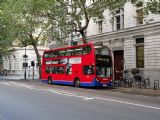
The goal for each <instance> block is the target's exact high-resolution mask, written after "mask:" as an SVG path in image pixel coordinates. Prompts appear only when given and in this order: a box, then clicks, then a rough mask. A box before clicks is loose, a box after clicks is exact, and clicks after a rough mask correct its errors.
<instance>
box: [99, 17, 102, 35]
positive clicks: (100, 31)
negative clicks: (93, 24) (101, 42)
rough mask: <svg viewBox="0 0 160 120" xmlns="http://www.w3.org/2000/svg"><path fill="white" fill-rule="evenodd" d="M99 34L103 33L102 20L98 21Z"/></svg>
mask: <svg viewBox="0 0 160 120" xmlns="http://www.w3.org/2000/svg"><path fill="white" fill-rule="evenodd" d="M98 32H99V33H102V20H100V21H98Z"/></svg>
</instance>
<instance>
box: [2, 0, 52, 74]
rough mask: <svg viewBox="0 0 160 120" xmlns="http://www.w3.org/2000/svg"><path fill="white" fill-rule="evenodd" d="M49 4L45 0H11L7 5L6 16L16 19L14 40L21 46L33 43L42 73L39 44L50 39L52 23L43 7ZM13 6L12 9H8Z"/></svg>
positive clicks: (13, 32)
mask: <svg viewBox="0 0 160 120" xmlns="http://www.w3.org/2000/svg"><path fill="white" fill-rule="evenodd" d="M45 4H46V5H48V3H47V2H45V0H40V1H35V0H16V1H15V0H9V1H8V2H7V4H6V6H5V8H6V9H5V10H6V13H7V14H6V16H10V17H11V19H12V21H14V24H13V26H14V30H13V31H12V34H14V40H16V41H17V42H18V45H19V46H21V47H22V46H28V45H32V46H33V48H34V50H35V53H36V56H37V61H38V66H39V74H40V75H41V59H40V58H41V56H40V54H39V52H38V49H37V47H38V45H40V44H42V43H44V42H45V41H46V40H48V32H47V31H48V30H49V29H50V25H49V24H48V23H49V22H48V20H47V19H46V18H44V17H43V16H42V13H43V9H44V8H45V7H46V6H45ZM8 8H11V9H8Z"/></svg>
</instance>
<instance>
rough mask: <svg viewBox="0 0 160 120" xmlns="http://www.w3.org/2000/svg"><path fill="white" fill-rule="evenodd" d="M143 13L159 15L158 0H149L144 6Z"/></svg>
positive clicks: (159, 5) (159, 6) (159, 4)
mask: <svg viewBox="0 0 160 120" xmlns="http://www.w3.org/2000/svg"><path fill="white" fill-rule="evenodd" d="M145 13H146V14H149V13H153V14H160V1H159V0H149V1H148V2H147V3H146V6H145Z"/></svg>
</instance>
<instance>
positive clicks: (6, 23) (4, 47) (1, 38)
mask: <svg viewBox="0 0 160 120" xmlns="http://www.w3.org/2000/svg"><path fill="white" fill-rule="evenodd" d="M5 3H6V1H5V0H1V1H0V64H2V57H3V56H5V55H6V54H8V53H9V49H10V47H11V46H12V42H13V41H12V40H13V39H12V37H13V36H12V32H11V30H12V22H11V19H10V18H9V17H8V16H5V7H4V6H5Z"/></svg>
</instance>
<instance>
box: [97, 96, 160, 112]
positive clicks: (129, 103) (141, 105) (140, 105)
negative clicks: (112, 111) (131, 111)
mask: <svg viewBox="0 0 160 120" xmlns="http://www.w3.org/2000/svg"><path fill="white" fill-rule="evenodd" d="M95 99H99V100H105V101H110V102H116V103H122V104H127V105H133V106H139V107H145V108H151V109H156V110H160V108H159V107H153V106H148V105H143V104H136V103H131V102H125V101H120V100H113V99H106V98H99V97H95Z"/></svg>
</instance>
